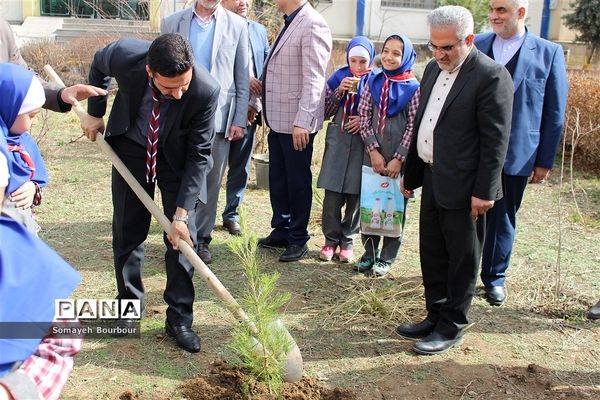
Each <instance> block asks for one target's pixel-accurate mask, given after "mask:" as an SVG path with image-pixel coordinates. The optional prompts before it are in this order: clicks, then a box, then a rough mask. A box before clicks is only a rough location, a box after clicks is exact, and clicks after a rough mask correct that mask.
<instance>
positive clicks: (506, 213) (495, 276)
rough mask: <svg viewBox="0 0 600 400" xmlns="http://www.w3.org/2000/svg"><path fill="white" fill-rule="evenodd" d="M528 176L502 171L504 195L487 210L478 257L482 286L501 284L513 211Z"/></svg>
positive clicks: (510, 244)
mask: <svg viewBox="0 0 600 400" xmlns="http://www.w3.org/2000/svg"><path fill="white" fill-rule="evenodd" d="M528 180H529V177H527V176H511V175H504V174H502V190H503V192H504V197H503V198H502V199H500V200H497V201H496V202H495V203H494V207H493V208H492V209H491V210H490V211H488V212H487V226H486V233H485V243H484V245H483V258H482V261H481V281H482V282H483V284H484V285H485V286H486V287H492V286H504V281H505V279H506V270H507V269H508V264H509V262H510V256H511V254H512V249H513V244H514V242H515V233H516V229H517V211H519V207H520V206H521V200H523V193H525V187H526V186H527V181H528Z"/></svg>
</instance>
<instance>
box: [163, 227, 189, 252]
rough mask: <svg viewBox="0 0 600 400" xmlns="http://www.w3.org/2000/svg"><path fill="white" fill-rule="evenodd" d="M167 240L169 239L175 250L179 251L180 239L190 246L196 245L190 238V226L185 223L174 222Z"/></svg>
mask: <svg viewBox="0 0 600 400" xmlns="http://www.w3.org/2000/svg"><path fill="white" fill-rule="evenodd" d="M167 239H169V242H171V244H172V245H173V248H174V249H175V250H177V249H178V244H179V239H182V240H183V241H184V242H186V243H187V244H189V245H190V246H193V245H194V244H193V243H192V239H191V237H190V231H189V229H188V226H187V224H186V223H185V222H183V221H173V222H172V223H171V232H169V234H168V235H167Z"/></svg>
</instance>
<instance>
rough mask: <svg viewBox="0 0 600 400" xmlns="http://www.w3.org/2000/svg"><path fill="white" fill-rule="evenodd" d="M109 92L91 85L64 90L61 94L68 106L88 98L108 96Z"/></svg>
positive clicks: (70, 87)
mask: <svg viewBox="0 0 600 400" xmlns="http://www.w3.org/2000/svg"><path fill="white" fill-rule="evenodd" d="M107 94H108V92H107V91H106V90H104V89H101V88H99V87H96V86H91V85H81V84H78V85H73V86H69V87H66V88H64V89H63V91H62V92H61V93H60V98H61V100H62V101H64V102H65V103H68V104H74V103H75V102H76V101H82V100H85V99H87V98H88V97H94V96H106V95H107Z"/></svg>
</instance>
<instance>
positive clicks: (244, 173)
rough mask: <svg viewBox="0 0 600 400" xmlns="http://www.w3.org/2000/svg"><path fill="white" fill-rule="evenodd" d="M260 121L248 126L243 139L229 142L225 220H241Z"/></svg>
mask: <svg viewBox="0 0 600 400" xmlns="http://www.w3.org/2000/svg"><path fill="white" fill-rule="evenodd" d="M257 126H258V122H256V121H254V122H253V123H252V125H250V126H248V129H247V130H246V134H245V135H244V138H243V139H240V140H236V141H235V142H231V143H230V144H229V158H228V161H227V163H228V167H229V169H228V170H227V184H226V186H225V187H226V197H227V202H226V203H225V209H224V210H223V215H222V217H223V222H226V221H237V222H239V220H240V214H239V212H238V207H239V206H240V204H241V203H242V200H244V193H245V192H246V186H247V185H248V178H249V177H250V157H251V156H252V149H253V148H254V137H255V133H256V127H257Z"/></svg>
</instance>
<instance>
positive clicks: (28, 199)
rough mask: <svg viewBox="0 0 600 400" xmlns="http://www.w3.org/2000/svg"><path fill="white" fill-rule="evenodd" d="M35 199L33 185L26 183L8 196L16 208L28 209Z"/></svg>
mask: <svg viewBox="0 0 600 400" xmlns="http://www.w3.org/2000/svg"><path fill="white" fill-rule="evenodd" d="M34 197H35V184H34V183H33V182H31V181H27V182H25V183H24V184H22V185H21V186H20V187H19V188H18V189H17V190H15V191H14V192H12V193H11V194H10V200H11V201H12V202H14V203H15V205H16V206H17V207H18V208H22V209H26V208H30V207H31V205H32V204H33V199H34Z"/></svg>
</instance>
